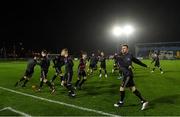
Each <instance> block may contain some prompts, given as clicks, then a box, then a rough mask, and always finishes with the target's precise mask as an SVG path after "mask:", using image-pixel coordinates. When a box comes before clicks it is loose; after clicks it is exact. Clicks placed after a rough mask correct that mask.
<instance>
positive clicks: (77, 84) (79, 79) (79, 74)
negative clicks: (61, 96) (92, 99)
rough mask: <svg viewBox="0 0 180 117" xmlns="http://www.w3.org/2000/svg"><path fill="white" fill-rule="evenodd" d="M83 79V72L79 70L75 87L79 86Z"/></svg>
mask: <svg viewBox="0 0 180 117" xmlns="http://www.w3.org/2000/svg"><path fill="white" fill-rule="evenodd" d="M80 81H81V72H80V71H78V78H77V81H76V83H75V89H76V88H77V87H79V82H80Z"/></svg>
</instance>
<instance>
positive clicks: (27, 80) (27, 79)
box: [22, 77, 30, 87]
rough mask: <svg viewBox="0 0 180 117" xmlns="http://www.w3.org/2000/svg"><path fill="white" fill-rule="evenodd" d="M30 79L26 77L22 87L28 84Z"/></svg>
mask: <svg viewBox="0 0 180 117" xmlns="http://www.w3.org/2000/svg"><path fill="white" fill-rule="evenodd" d="M29 79H30V77H26V79H25V81H24V83H23V85H22V87H26V84H27V83H28V82H29Z"/></svg>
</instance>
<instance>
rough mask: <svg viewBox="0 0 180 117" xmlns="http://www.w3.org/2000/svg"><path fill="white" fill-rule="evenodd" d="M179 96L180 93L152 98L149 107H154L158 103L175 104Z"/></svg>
mask: <svg viewBox="0 0 180 117" xmlns="http://www.w3.org/2000/svg"><path fill="white" fill-rule="evenodd" d="M179 98H180V94H176V95H169V96H163V97H160V98H157V99H154V100H152V101H151V102H150V104H149V106H150V107H151V108H154V107H155V106H156V105H159V104H177V103H176V102H177V99H179Z"/></svg>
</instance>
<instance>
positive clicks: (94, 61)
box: [88, 53, 98, 74]
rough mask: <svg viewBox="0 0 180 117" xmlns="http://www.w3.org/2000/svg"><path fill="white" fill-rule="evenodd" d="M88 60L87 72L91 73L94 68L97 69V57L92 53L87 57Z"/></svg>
mask: <svg viewBox="0 0 180 117" xmlns="http://www.w3.org/2000/svg"><path fill="white" fill-rule="evenodd" d="M89 61H90V63H89V69H88V73H89V74H92V73H93V71H94V70H95V69H97V62H98V59H97V57H96V56H95V54H94V53H92V56H91V57H90V58H89Z"/></svg>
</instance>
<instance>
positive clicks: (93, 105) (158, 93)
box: [0, 60, 180, 116]
mask: <svg viewBox="0 0 180 117" xmlns="http://www.w3.org/2000/svg"><path fill="white" fill-rule="evenodd" d="M144 63H146V64H148V65H150V61H149V60H144ZM77 64H78V62H75V66H74V76H73V84H74V83H75V81H76V79H77ZM161 64H162V68H163V69H164V74H160V72H159V71H158V70H156V71H155V72H154V73H150V69H146V68H143V67H140V66H137V65H135V71H134V76H135V77H134V80H135V83H136V86H137V88H138V89H139V90H140V92H141V93H142V95H143V96H144V97H145V98H146V99H147V100H148V101H149V102H150V103H149V104H150V105H149V108H148V109H147V110H145V111H141V110H140V107H141V105H140V102H139V100H138V98H137V97H136V96H134V95H133V94H132V93H131V92H130V91H129V90H128V89H127V91H126V98H125V105H124V107H122V108H115V107H113V104H114V103H116V102H117V101H118V99H119V86H120V83H121V80H118V79H117V77H118V73H114V74H112V73H111V69H112V65H113V62H112V61H108V62H107V70H108V75H109V77H108V78H107V79H106V78H102V79H99V77H98V74H99V72H98V71H95V73H94V74H93V75H92V76H90V77H88V80H87V82H86V83H85V84H84V87H83V90H77V91H76V93H77V96H76V98H74V99H73V98H69V97H68V96H67V90H66V89H65V88H63V87H61V86H60V83H59V80H58V79H56V82H55V84H56V89H57V90H56V93H55V95H51V94H50V92H49V88H48V87H47V86H46V85H44V87H43V90H42V92H39V93H37V92H34V91H33V90H32V88H31V86H32V85H39V77H40V68H39V67H38V66H37V67H36V69H35V74H34V75H33V77H32V79H31V80H30V82H29V83H28V84H27V87H26V88H21V87H14V84H15V82H16V81H17V80H19V78H20V77H21V76H22V75H23V74H24V70H25V68H26V62H21V61H17V62H0V86H1V87H6V88H9V89H12V90H15V91H19V92H23V93H28V94H31V95H35V96H39V97H43V98H47V99H51V100H56V101H60V102H65V103H68V104H73V105H76V106H80V107H85V108H90V109H94V110H99V111H103V112H106V113H111V114H115V115H121V116H132V115H135V116H142V115H157V116H165V115H167V116H173V115H178V116H180V111H179V110H180V89H179V84H180V61H178V60H172V61H171V60H162V61H161ZM150 66H152V65H150ZM53 74H54V69H53V68H52V66H51V67H50V71H49V73H48V79H50V78H51V77H52V76H53ZM5 107H12V108H13V109H16V110H19V111H22V112H24V113H27V114H29V115H32V116H39V115H41V116H43V115H44V116H45V115H46V116H50V115H52V116H55V115H56V116H60V115H61V116H65V115H68V116H70V115H73V116H75V115H76V116H99V115H101V114H97V113H94V112H88V111H83V110H79V109H76V108H71V107H67V106H63V105H59V104H55V103H50V102H47V101H41V100H38V99H34V98H32V97H26V96H23V95H19V94H16V93H12V92H8V91H5V90H2V89H0V109H2V108H5ZM0 115H18V114H15V113H13V112H9V110H7V111H1V112H0ZM101 116H102V115H101Z"/></svg>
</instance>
